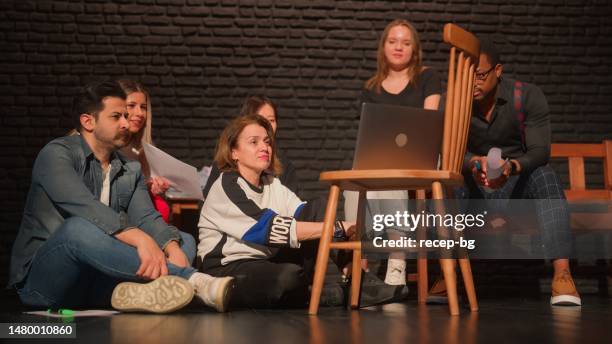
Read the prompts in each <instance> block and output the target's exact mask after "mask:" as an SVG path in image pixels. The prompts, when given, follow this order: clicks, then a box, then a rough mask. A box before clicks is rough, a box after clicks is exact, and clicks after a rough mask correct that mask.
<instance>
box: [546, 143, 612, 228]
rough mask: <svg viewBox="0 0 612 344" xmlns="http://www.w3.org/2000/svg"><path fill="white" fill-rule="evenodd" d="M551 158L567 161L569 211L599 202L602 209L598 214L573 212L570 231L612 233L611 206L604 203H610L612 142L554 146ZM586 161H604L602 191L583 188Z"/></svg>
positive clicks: (552, 146)
mask: <svg viewBox="0 0 612 344" xmlns="http://www.w3.org/2000/svg"><path fill="white" fill-rule="evenodd" d="M550 156H551V159H567V161H568V171H569V183H570V188H569V189H566V190H565V196H566V197H567V200H568V202H569V204H570V208H572V205H577V204H580V203H590V204H592V203H595V202H598V201H602V207H603V209H602V210H601V211H600V212H595V213H593V212H581V211H572V214H571V227H572V230H574V231H577V230H578V231H584V230H587V231H597V230H612V209H609V207H610V203H609V202H606V201H611V200H612V140H606V141H603V142H602V143H553V144H552V145H551V154H550ZM585 158H596V159H602V160H603V177H604V187H603V188H602V189H587V188H586V176H585V169H584V159H585ZM606 207H607V208H608V209H607V211H606V209H605V208H606ZM591 208H592V207H591Z"/></svg>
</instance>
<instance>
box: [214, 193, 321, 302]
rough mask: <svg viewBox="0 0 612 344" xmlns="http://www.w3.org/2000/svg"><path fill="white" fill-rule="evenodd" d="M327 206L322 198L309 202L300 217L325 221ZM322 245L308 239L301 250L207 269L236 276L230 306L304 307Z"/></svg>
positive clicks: (219, 274) (284, 251) (286, 251)
mask: <svg viewBox="0 0 612 344" xmlns="http://www.w3.org/2000/svg"><path fill="white" fill-rule="evenodd" d="M323 205H324V204H323V203H322V202H321V200H320V199H315V200H313V201H309V202H308V203H307V205H306V206H305V207H304V209H303V210H302V213H301V214H300V216H299V217H298V218H297V220H299V221H321V220H322V218H323V215H324V214H323V210H324V207H323ZM318 246H319V240H310V241H304V242H302V243H301V247H300V248H299V249H290V248H282V249H280V250H278V252H277V253H276V254H275V255H274V256H272V257H270V258H268V259H253V260H246V259H243V260H238V261H234V262H231V263H229V264H227V265H218V266H212V267H211V266H206V268H205V269H203V272H204V273H207V274H210V275H212V276H233V277H235V278H236V281H235V289H234V291H233V294H232V299H231V301H230V307H233V308H235V307H248V308H276V307H283V308H285V307H304V306H306V305H307V302H308V299H309V293H308V287H309V285H310V284H311V283H312V278H313V275H314V265H315V262H316V254H317V248H318ZM328 270H329V269H328Z"/></svg>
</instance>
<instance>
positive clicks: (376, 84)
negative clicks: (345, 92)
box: [365, 19, 423, 93]
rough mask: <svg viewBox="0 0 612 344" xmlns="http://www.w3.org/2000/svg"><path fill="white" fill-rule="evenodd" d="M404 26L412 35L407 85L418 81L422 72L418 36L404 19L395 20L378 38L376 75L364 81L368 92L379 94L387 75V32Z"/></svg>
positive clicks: (421, 54)
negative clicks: (374, 90) (373, 90)
mask: <svg viewBox="0 0 612 344" xmlns="http://www.w3.org/2000/svg"><path fill="white" fill-rule="evenodd" d="M400 25H401V26H404V27H406V28H407V29H408V30H409V31H410V34H411V35H412V57H411V58H410V61H409V62H408V68H407V71H406V72H407V73H408V78H409V79H410V81H409V82H408V84H415V83H416V82H417V81H418V77H419V74H420V73H421V71H422V70H423V64H422V63H423V62H422V59H423V51H422V50H421V40H420V39H419V34H418V32H417V30H416V29H415V28H414V26H413V25H412V24H410V22H408V21H407V20H404V19H395V20H394V21H392V22H390V23H389V24H388V25H387V27H385V30H384V31H383V33H382V35H381V36H380V40H379V41H378V50H377V52H376V74H374V76H373V77H371V78H370V79H369V80H368V81H366V84H365V87H366V88H367V89H369V90H372V89H376V92H378V93H380V90H381V87H382V82H383V81H384V80H385V79H386V78H387V76H388V75H389V62H388V61H387V58H386V57H385V42H386V41H387V38H388V37H389V32H390V31H391V29H392V28H394V27H396V26H400Z"/></svg>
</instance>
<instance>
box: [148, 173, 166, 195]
mask: <svg viewBox="0 0 612 344" xmlns="http://www.w3.org/2000/svg"><path fill="white" fill-rule="evenodd" d="M147 186H148V187H149V190H150V191H151V193H152V194H154V195H163V194H164V193H166V191H168V189H169V188H170V181H169V180H168V179H166V178H164V177H151V178H149V180H148V181H147Z"/></svg>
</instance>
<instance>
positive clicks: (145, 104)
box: [118, 79, 170, 223]
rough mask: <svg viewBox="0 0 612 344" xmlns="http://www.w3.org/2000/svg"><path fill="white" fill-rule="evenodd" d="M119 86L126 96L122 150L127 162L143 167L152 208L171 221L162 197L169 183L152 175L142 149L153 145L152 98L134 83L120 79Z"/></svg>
mask: <svg viewBox="0 0 612 344" xmlns="http://www.w3.org/2000/svg"><path fill="white" fill-rule="evenodd" d="M118 82H119V85H120V86H121V88H122V89H123V91H124V92H125V93H126V95H127V98H126V105H127V111H128V123H129V128H128V130H129V132H130V141H129V142H128V144H127V145H126V146H125V147H123V148H122V149H121V153H123V154H124V155H125V156H126V157H127V158H128V159H131V160H137V161H139V162H140V164H141V165H142V172H143V174H144V176H145V178H146V180H147V187H148V189H149V193H150V195H151V200H152V201H153V205H154V206H155V209H156V210H157V211H158V212H159V213H160V214H161V215H162V217H163V219H164V221H166V223H169V221H170V207H169V206H168V203H166V201H165V200H164V199H163V198H162V196H163V194H164V193H165V192H166V191H167V190H168V188H169V187H170V182H169V181H168V180H167V179H166V178H164V177H159V176H151V171H150V169H149V163H148V162H147V157H146V155H145V153H144V150H143V148H142V145H143V143H147V144H150V145H152V144H153V140H152V139H151V128H152V125H151V122H152V111H151V98H150V96H149V92H147V90H146V89H145V88H144V86H142V84H140V83H138V82H136V81H133V80H127V79H123V80H119V81H118Z"/></svg>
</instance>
